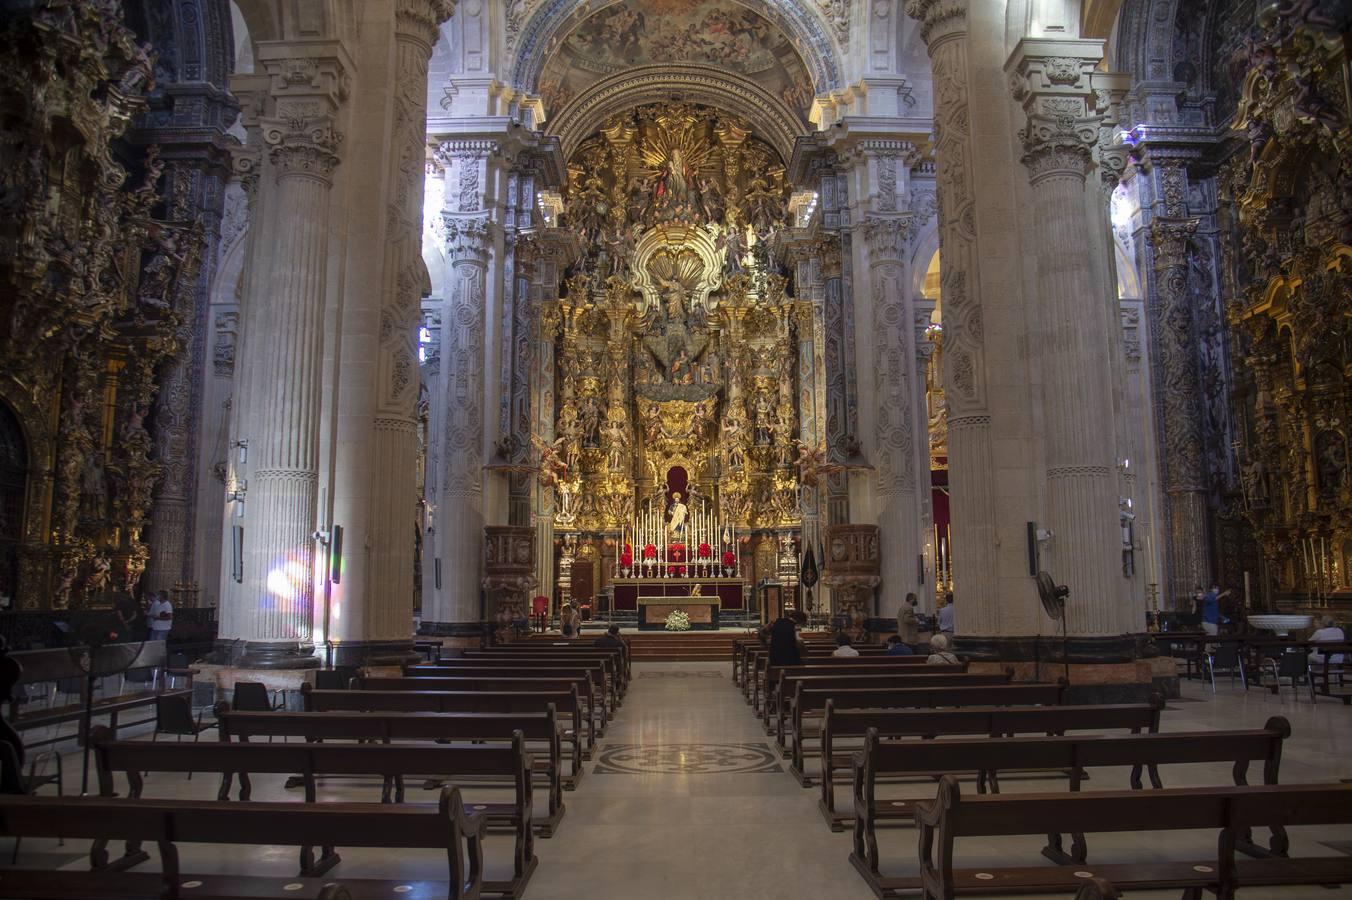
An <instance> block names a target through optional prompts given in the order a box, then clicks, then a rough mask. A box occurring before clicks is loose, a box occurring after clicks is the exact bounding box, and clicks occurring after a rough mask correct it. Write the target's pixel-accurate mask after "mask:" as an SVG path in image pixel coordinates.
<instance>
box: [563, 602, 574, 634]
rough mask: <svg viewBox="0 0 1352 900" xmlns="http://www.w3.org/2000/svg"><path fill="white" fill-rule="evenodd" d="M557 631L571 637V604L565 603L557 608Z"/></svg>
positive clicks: (572, 632)
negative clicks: (560, 607)
mask: <svg viewBox="0 0 1352 900" xmlns="http://www.w3.org/2000/svg"><path fill="white" fill-rule="evenodd" d="M559 632H560V633H561V634H562V635H563V636H564V637H566V638H570V637H573V636H574V635H575V634H576V632H574V631H573V604H571V603H565V604H563V608H562V609H560V610H559Z"/></svg>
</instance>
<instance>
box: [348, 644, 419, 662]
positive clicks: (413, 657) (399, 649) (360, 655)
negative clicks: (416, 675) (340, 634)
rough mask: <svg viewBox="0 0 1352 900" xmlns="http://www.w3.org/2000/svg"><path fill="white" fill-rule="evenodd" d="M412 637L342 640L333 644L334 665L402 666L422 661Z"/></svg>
mask: <svg viewBox="0 0 1352 900" xmlns="http://www.w3.org/2000/svg"><path fill="white" fill-rule="evenodd" d="M422 658H423V657H422V654H421V653H419V652H418V651H417V650H415V649H413V639H412V638H409V639H408V640H399V641H342V642H340V643H335V644H334V645H333V659H332V664H333V665H334V666H402V665H404V664H405V663H416V662H421V661H422Z"/></svg>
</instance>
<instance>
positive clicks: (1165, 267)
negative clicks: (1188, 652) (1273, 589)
mask: <svg viewBox="0 0 1352 900" xmlns="http://www.w3.org/2000/svg"><path fill="white" fill-rule="evenodd" d="M1197 225H1198V221H1197V220H1196V219H1178V218H1163V217H1156V218H1155V220H1154V221H1152V222H1151V223H1150V243H1151V246H1152V248H1153V249H1154V253H1155V295H1156V296H1157V297H1158V298H1159V304H1160V313H1159V328H1158V329H1156V332H1155V352H1156V353H1157V354H1158V355H1159V366H1160V373H1161V374H1162V375H1163V381H1164V383H1163V384H1162V385H1161V386H1160V389H1159V391H1158V393H1159V396H1160V402H1161V404H1162V406H1163V409H1162V415H1161V416H1160V418H1159V423H1160V427H1161V430H1162V431H1163V434H1162V435H1161V439H1162V440H1161V443H1162V444H1163V447H1164V454H1163V459H1162V462H1163V466H1162V468H1163V469H1164V492H1165V495H1166V497H1167V498H1168V502H1169V537H1168V541H1167V544H1166V549H1165V552H1166V554H1167V559H1168V566H1167V571H1168V573H1169V575H1168V577H1169V581H1168V585H1167V587H1166V588H1165V596H1166V597H1185V596H1190V595H1191V592H1192V590H1193V588H1194V587H1196V586H1200V587H1203V588H1206V587H1209V585H1208V584H1207V582H1208V581H1209V580H1210V578H1211V571H1210V569H1211V565H1210V554H1209V553H1208V551H1207V518H1208V516H1207V501H1206V464H1205V461H1204V460H1203V457H1202V453H1203V447H1204V437H1203V435H1202V416H1201V409H1200V407H1201V386H1200V379H1199V377H1198V372H1197V351H1196V341H1195V340H1194V335H1195V331H1194V328H1193V322H1192V319H1193V317H1192V307H1191V305H1190V303H1189V298H1188V246H1189V242H1190V241H1191V240H1192V238H1193V235H1195V234H1196V233H1197Z"/></svg>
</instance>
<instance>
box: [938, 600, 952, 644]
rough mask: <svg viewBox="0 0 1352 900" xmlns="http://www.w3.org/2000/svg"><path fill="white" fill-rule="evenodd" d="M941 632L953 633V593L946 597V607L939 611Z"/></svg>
mask: <svg viewBox="0 0 1352 900" xmlns="http://www.w3.org/2000/svg"><path fill="white" fill-rule="evenodd" d="M939 631H941V632H943V633H944V634H952V633H953V592H952V591H949V592H948V593H947V594H945V595H944V606H943V608H942V609H940V610H939Z"/></svg>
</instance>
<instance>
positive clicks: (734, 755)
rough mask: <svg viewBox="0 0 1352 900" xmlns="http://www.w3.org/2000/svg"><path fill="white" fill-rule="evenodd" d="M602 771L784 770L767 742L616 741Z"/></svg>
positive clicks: (599, 765) (602, 758) (605, 753)
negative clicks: (678, 742)
mask: <svg viewBox="0 0 1352 900" xmlns="http://www.w3.org/2000/svg"><path fill="white" fill-rule="evenodd" d="M593 771H594V772H596V774H598V775H753V774H755V775H758V774H762V773H768V772H782V771H784V769H783V767H782V766H781V765H780V764H779V759H778V757H777V756H776V754H775V753H774V751H773V750H771V749H770V748H769V747H768V746H767V745H765V744H612V745H610V746H608V747H605V748H604V749H602V750H601V753H600V755H599V756H598V757H597V761H596V768H595V769H594V770H593Z"/></svg>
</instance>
